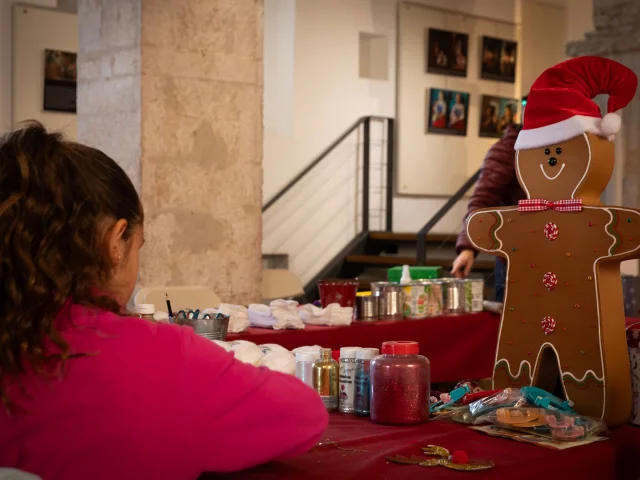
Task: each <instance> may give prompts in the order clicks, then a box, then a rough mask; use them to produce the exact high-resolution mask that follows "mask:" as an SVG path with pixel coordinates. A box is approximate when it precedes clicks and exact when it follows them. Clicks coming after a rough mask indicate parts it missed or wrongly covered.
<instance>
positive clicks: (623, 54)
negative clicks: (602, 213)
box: [566, 0, 640, 274]
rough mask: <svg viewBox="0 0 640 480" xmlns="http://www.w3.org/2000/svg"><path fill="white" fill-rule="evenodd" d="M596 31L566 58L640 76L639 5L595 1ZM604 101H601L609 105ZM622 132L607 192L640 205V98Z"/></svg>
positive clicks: (633, 265)
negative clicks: (603, 62)
mask: <svg viewBox="0 0 640 480" xmlns="http://www.w3.org/2000/svg"><path fill="white" fill-rule="evenodd" d="M593 20H594V26H595V32H590V33H587V34H586V35H585V39H584V40H582V41H578V42H571V43H569V44H568V45H567V49H566V52H567V55H568V56H571V57H578V56H583V55H598V56H602V57H607V58H610V59H612V60H615V61H617V62H620V63H622V64H623V65H626V66H627V67H629V68H630V69H631V70H633V71H634V72H635V74H636V75H638V76H640V2H638V1H637V0H593ZM604 100H605V99H601V101H600V102H598V103H599V104H600V105H601V107H602V106H605V105H606V102H604ZM620 115H621V117H622V130H621V131H620V133H618V134H617V135H616V140H615V146H616V167H615V171H614V174H613V178H612V180H611V184H610V185H609V188H608V189H607V190H608V192H609V193H610V194H609V195H606V197H607V203H617V204H622V205H623V206H628V207H632V208H638V207H639V206H640V162H639V160H640V135H638V132H640V95H636V97H635V98H634V99H633V101H632V102H631V103H630V104H629V105H628V106H627V107H626V108H625V109H624V110H623V111H622V112H620ZM622 271H623V272H624V273H628V274H637V273H638V262H637V261H630V262H624V263H623V264H622Z"/></svg>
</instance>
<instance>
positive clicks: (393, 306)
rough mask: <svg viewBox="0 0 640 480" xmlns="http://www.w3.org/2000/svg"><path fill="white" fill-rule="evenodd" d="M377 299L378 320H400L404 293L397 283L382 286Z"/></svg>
mask: <svg viewBox="0 0 640 480" xmlns="http://www.w3.org/2000/svg"><path fill="white" fill-rule="evenodd" d="M377 297H378V302H379V303H378V314H379V317H380V320H402V318H403V312H402V307H403V304H404V292H403V291H402V287H401V286H400V285H398V284H397V283H394V284H389V285H384V286H383V287H382V288H381V290H380V291H379V293H378V295H377Z"/></svg>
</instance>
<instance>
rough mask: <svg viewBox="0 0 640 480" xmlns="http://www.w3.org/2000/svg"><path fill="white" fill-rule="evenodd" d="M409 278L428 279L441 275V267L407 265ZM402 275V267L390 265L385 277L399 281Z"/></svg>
mask: <svg viewBox="0 0 640 480" xmlns="http://www.w3.org/2000/svg"><path fill="white" fill-rule="evenodd" d="M409 272H410V273H411V280H430V279H433V278H440V277H442V267H409ZM401 277H402V267H391V268H390V269H388V270H387V279H388V280H389V281H390V282H395V283H399V282H400V278H401Z"/></svg>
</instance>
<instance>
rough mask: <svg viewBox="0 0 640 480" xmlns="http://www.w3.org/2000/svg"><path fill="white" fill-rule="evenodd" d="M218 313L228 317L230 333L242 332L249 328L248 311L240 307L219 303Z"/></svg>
mask: <svg viewBox="0 0 640 480" xmlns="http://www.w3.org/2000/svg"><path fill="white" fill-rule="evenodd" d="M218 311H219V312H220V313H221V314H223V315H228V316H229V328H228V330H227V331H228V332H230V333H240V332H244V331H245V330H246V329H247V328H249V310H248V309H247V307H244V306H242V305H231V304H230V303H221V304H220V306H219V307H218Z"/></svg>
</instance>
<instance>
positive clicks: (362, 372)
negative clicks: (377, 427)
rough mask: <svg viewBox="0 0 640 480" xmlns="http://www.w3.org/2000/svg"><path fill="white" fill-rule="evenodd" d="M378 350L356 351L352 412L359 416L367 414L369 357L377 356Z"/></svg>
mask: <svg viewBox="0 0 640 480" xmlns="http://www.w3.org/2000/svg"><path fill="white" fill-rule="evenodd" d="M379 353H380V350H378V349H377V348H361V349H360V350H358V351H357V352H356V383H355V386H356V396H355V399H354V401H353V408H354V413H355V414H356V415H358V416H361V417H368V416H369V392H370V390H371V382H370V381H369V369H370V367H371V359H372V358H374V357H376V356H378V354H379Z"/></svg>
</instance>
